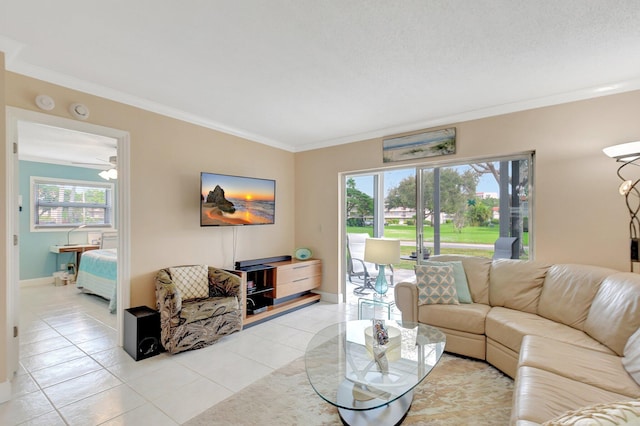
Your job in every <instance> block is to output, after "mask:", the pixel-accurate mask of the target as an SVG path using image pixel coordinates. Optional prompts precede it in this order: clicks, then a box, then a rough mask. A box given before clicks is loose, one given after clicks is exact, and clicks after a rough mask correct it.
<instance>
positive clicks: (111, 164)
mask: <svg viewBox="0 0 640 426" xmlns="http://www.w3.org/2000/svg"><path fill="white" fill-rule="evenodd" d="M96 160H98V161H101V163H84V162H80V161H72V162H71V164H77V165H82V166H102V167H104V168H115V167H117V166H118V157H117V156H115V155H112V156H111V157H109V161H107V160H103V159H101V158H96Z"/></svg>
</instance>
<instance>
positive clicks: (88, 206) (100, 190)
mask: <svg viewBox="0 0 640 426" xmlns="http://www.w3.org/2000/svg"><path fill="white" fill-rule="evenodd" d="M113 190H114V186H113V184H111V183H101V182H89V181H76V180H68V179H57V178H44V177H36V176H32V177H31V212H32V215H31V217H32V220H31V230H32V231H34V230H48V231H51V230H55V229H56V228H59V229H68V228H72V227H76V226H79V225H86V226H87V227H89V228H91V227H94V228H113Z"/></svg>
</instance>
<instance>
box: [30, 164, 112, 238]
mask: <svg viewBox="0 0 640 426" xmlns="http://www.w3.org/2000/svg"><path fill="white" fill-rule="evenodd" d="M41 184H47V185H58V186H82V187H89V188H96V189H106V192H107V194H106V204H105V205H102V204H92V203H70V202H60V203H50V204H48V205H49V206H52V207H69V206H73V205H77V206H78V207H84V208H98V209H105V210H106V211H105V222H106V223H104V224H85V223H74V224H47V225H43V224H39V223H37V218H38V207H39V206H40V205H41V204H40V203H39V202H38V201H37V200H36V197H37V195H36V185H41ZM114 204H115V185H114V184H113V183H110V182H100V181H90V180H81V179H64V178H57V177H45V176H31V177H30V178H29V208H30V217H29V230H30V231H31V232H68V231H69V230H70V229H73V228H76V227H78V226H79V225H83V224H85V225H86V228H85V229H92V230H109V229H115V223H114V222H115V217H114V216H115V215H114V213H115V205H114Z"/></svg>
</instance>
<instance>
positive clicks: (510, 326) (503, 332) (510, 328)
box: [485, 307, 612, 353]
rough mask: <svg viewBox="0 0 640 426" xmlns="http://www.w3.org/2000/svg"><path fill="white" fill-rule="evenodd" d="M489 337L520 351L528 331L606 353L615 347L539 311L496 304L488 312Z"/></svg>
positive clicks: (517, 351) (515, 350) (487, 326)
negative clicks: (523, 310)
mask: <svg viewBox="0 0 640 426" xmlns="http://www.w3.org/2000/svg"><path fill="white" fill-rule="evenodd" d="M485 329H486V335H487V337H489V338H491V339H493V340H495V341H496V342H498V343H500V344H502V345H504V346H506V347H508V348H509V349H511V350H512V351H514V352H516V353H519V352H520V346H521V345H522V339H523V338H524V336H526V335H528V334H532V335H535V336H543V337H550V338H552V339H555V340H559V341H562V342H568V343H572V344H575V345H579V346H584V347H585V348H589V349H593V350H596V351H600V352H604V353H612V351H611V350H610V349H609V348H607V347H606V346H604V345H603V344H601V343H599V342H598V341H596V340H594V339H593V338H591V337H589V336H588V335H587V334H586V333H584V332H582V331H580V330H576V329H575V328H571V327H569V326H566V325H564V324H560V323H557V322H555V321H551V320H548V319H546V318H543V317H541V316H539V315H536V314H530V313H528V312H520V311H517V310H513V309H507V308H501V307H495V308H492V309H491V310H490V311H489V313H488V314H487V321H486V324H485Z"/></svg>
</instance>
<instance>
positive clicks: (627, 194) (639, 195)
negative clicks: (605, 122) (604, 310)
mask: <svg viewBox="0 0 640 426" xmlns="http://www.w3.org/2000/svg"><path fill="white" fill-rule="evenodd" d="M602 151H603V152H604V153H605V154H606V155H608V156H609V157H611V158H614V159H615V160H616V161H617V162H619V163H622V165H621V166H620V167H618V171H617V172H616V173H617V174H618V177H619V178H620V180H622V183H621V184H620V187H619V188H618V191H619V192H620V195H623V196H624V199H625V202H626V204H627V209H628V210H629V216H630V219H629V236H630V239H631V272H633V263H634V262H640V253H639V252H638V250H639V245H640V239H639V238H640V218H638V213H639V212H640V191H639V190H638V183H639V182H640V179H636V180H631V179H628V178H626V177H625V176H623V173H625V172H629V171H630V170H631V169H630V168H629V166H636V167H640V164H638V160H640V141H636V142H627V143H622V144H619V145H613V146H609V147H607V148H604V149H603V150H602Z"/></svg>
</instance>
